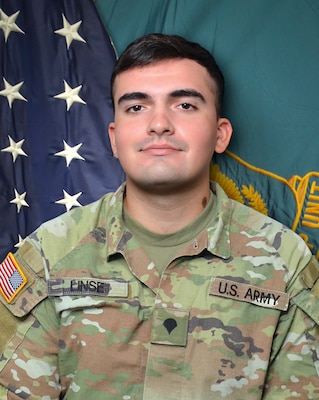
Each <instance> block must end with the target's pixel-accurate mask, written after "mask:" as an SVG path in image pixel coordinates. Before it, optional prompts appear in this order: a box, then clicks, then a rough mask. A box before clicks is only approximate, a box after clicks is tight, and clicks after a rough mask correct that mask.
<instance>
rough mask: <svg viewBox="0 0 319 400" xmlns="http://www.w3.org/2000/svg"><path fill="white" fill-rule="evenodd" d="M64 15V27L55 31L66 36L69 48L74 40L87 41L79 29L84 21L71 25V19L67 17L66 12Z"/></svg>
mask: <svg viewBox="0 0 319 400" xmlns="http://www.w3.org/2000/svg"><path fill="white" fill-rule="evenodd" d="M62 17H63V28H62V29H58V30H56V31H54V33H57V34H58V35H61V36H65V41H66V44H67V48H68V49H69V48H70V45H71V43H72V41H73V40H78V41H79V42H84V43H86V41H85V40H84V39H83V38H82V37H81V36H80V35H79V33H78V29H79V27H80V25H81V24H82V21H78V22H76V23H75V24H72V25H71V24H70V23H69V21H68V20H67V19H66V18H65V16H64V14H62Z"/></svg>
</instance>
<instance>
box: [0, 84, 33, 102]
mask: <svg viewBox="0 0 319 400" xmlns="http://www.w3.org/2000/svg"><path fill="white" fill-rule="evenodd" d="M3 82H4V89H3V90H0V95H1V96H6V97H7V99H8V103H9V106H10V108H12V103H13V102H14V100H24V101H27V99H25V98H24V97H23V96H22V94H20V93H19V89H20V88H21V86H22V85H23V84H24V82H20V83H17V84H16V85H14V86H12V85H10V83H9V82H7V81H6V79H5V78H3Z"/></svg>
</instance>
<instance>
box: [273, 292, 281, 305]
mask: <svg viewBox="0 0 319 400" xmlns="http://www.w3.org/2000/svg"><path fill="white" fill-rule="evenodd" d="M272 298H273V301H274V306H275V305H276V304H278V302H279V299H280V294H279V295H278V296H275V295H274V294H272Z"/></svg>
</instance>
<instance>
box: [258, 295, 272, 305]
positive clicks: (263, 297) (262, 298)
mask: <svg viewBox="0 0 319 400" xmlns="http://www.w3.org/2000/svg"><path fill="white" fill-rule="evenodd" d="M259 301H260V303H264V304H266V303H267V304H269V303H270V293H268V294H265V293H264V292H261V293H260V299H259Z"/></svg>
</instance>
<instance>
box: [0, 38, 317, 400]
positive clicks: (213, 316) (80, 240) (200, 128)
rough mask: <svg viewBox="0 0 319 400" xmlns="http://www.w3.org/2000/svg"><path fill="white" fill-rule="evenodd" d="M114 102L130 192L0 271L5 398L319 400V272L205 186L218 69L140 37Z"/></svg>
mask: <svg viewBox="0 0 319 400" xmlns="http://www.w3.org/2000/svg"><path fill="white" fill-rule="evenodd" d="M112 94H113V101H114V111H115V117H114V122H112V123H111V124H110V126H109V136H110V140H111V144H112V149H113V152H114V155H115V157H118V158H119V160H120V162H121V164H122V166H123V168H124V170H125V172H126V176H127V179H126V183H124V184H123V185H122V186H121V187H120V188H119V189H118V190H117V191H116V193H110V194H107V195H106V196H104V197H103V198H102V199H100V200H98V201H96V202H95V203H93V204H91V205H88V206H85V207H81V208H76V209H74V210H72V211H70V212H68V213H66V214H64V215H62V216H60V217H58V218H56V219H54V220H51V221H49V222H47V223H45V224H43V225H42V226H41V227H40V228H38V229H37V230H36V231H35V232H34V233H33V234H31V235H30V236H29V237H28V238H27V239H26V241H25V244H24V246H23V247H21V248H20V249H19V250H18V252H17V253H16V254H15V255H12V254H9V255H8V257H7V258H6V259H5V260H4V261H3V263H2V264H1V274H2V278H1V295H0V298H1V303H0V304H1V310H0V312H1V334H0V353H1V358H0V398H1V399H19V398H21V399H32V400H37V399H42V400H44V399H45V400H49V399H51V400H52V399H67V400H73V399H76V400H87V399H89V398H92V399H94V400H102V399H103V400H113V399H114V400H115V399H116V400H120V399H121V400H141V399H144V400H164V399H165V400H179V399H183V400H207V399H224V398H227V399H232V400H235V399H237V400H242V399H245V400H259V399H263V400H273V399H292V398H299V399H319V378H318V371H319V361H318V359H319V346H318V339H319V329H318V321H319V281H318V277H319V267H318V263H317V262H316V261H315V259H314V258H313V257H312V256H311V253H310V251H309V249H308V248H307V246H306V244H305V243H304V242H303V241H302V240H301V238H300V237H299V236H297V235H296V234H295V233H293V232H292V231H290V230H289V229H287V228H286V227H285V226H283V225H282V224H280V223H278V222H276V221H274V220H272V219H270V218H268V217H266V216H264V215H262V214H259V213H257V212H256V211H254V210H252V209H250V208H248V207H245V206H243V205H241V204H239V203H237V202H235V201H233V200H230V199H229V198H227V196H226V195H225V193H224V192H223V191H222V189H221V188H220V187H218V185H216V184H214V183H210V182H209V166H210V161H211V158H212V155H213V153H214V152H218V153H221V152H223V151H224V150H225V149H226V147H227V145H228V143H229V140H230V138H231V133H232V127H231V124H230V122H229V121H228V120H227V119H226V118H223V117H222V115H221V107H222V97H223V76H222V73H221V72H220V70H219V68H218V66H217V64H216V63H215V60H214V59H213V58H212V56H211V55H210V54H209V52H208V51H206V50H205V49H203V48H202V47H201V46H200V45H198V44H196V43H190V42H188V41H186V40H185V39H183V38H181V37H178V36H170V35H162V34H150V35H146V36H144V37H142V38H140V39H138V40H136V41H135V42H133V43H132V44H131V45H130V46H129V47H128V48H127V49H126V50H125V51H124V53H123V54H122V56H121V57H120V59H119V60H118V62H117V64H116V66H115V69H114V72H113V76H112ZM8 271H9V272H8ZM12 280H13V281H14V284H13V285H12ZM10 284H11V286H10Z"/></svg>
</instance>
